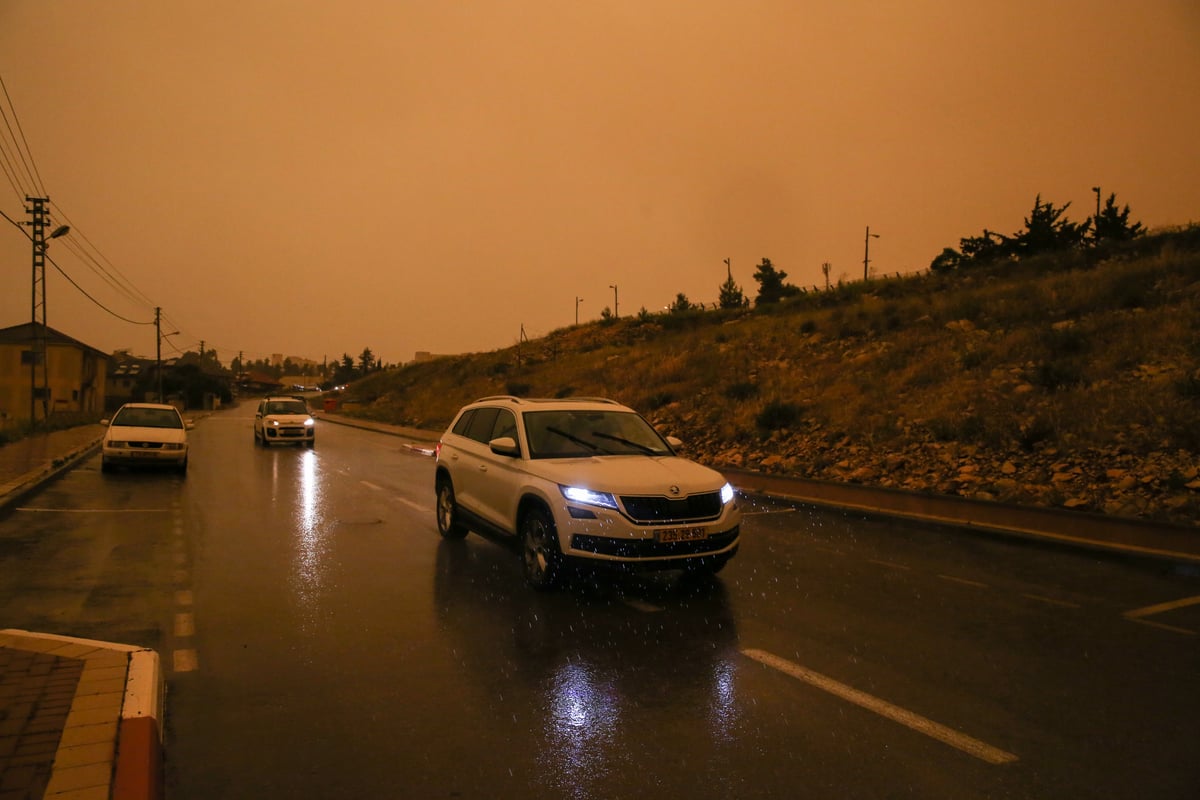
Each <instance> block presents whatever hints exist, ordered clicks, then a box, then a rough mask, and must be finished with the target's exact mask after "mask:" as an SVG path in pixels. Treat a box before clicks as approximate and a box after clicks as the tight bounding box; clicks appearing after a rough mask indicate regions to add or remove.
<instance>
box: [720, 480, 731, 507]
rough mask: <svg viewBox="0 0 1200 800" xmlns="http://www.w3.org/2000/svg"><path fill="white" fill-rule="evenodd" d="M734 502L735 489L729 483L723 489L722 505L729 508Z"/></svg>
mask: <svg viewBox="0 0 1200 800" xmlns="http://www.w3.org/2000/svg"><path fill="white" fill-rule="evenodd" d="M732 502H733V487H732V486H730V485H729V484H728V483H727V484H725V485H724V486H722V487H721V505H723V506H727V505H729V504H730V503H732Z"/></svg>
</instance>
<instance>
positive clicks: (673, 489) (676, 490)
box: [667, 486, 679, 496]
mask: <svg viewBox="0 0 1200 800" xmlns="http://www.w3.org/2000/svg"><path fill="white" fill-rule="evenodd" d="M667 491H668V492H670V493H671V494H672V495H676V496H678V495H679V487H678V486H672V487H671V488H670V489H668V490H667Z"/></svg>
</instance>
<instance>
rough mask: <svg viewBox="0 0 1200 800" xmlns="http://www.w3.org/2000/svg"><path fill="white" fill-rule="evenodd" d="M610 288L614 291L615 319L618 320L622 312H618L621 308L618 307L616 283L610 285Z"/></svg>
mask: <svg viewBox="0 0 1200 800" xmlns="http://www.w3.org/2000/svg"><path fill="white" fill-rule="evenodd" d="M608 288H610V289H612V290H613V319H616V318H617V317H619V316H621V312H620V311H619V310H618V308H619V307H618V306H617V285H616V284H615V283H610V284H609V285H608Z"/></svg>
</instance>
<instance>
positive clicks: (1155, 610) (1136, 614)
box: [1125, 596, 1200, 619]
mask: <svg viewBox="0 0 1200 800" xmlns="http://www.w3.org/2000/svg"><path fill="white" fill-rule="evenodd" d="M1194 605H1200V596H1196V597H1184V598H1183V599H1181V600H1171V601H1170V602H1167V603H1157V604H1155V605H1152V606H1145V607H1143V608H1135V609H1134V610H1133V611H1126V612H1125V616H1127V617H1129V618H1130V619H1141V618H1142V617H1149V616H1152V615H1154V614H1161V613H1163V612H1164V611H1174V610H1175V609H1177V608H1187V607H1188V606H1194Z"/></svg>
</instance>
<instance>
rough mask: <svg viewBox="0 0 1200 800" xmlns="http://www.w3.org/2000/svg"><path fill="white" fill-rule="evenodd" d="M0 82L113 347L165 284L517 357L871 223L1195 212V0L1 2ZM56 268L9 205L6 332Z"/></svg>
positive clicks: (827, 249) (209, 324) (234, 315)
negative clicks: (35, 254) (605, 318)
mask: <svg viewBox="0 0 1200 800" xmlns="http://www.w3.org/2000/svg"><path fill="white" fill-rule="evenodd" d="M0 76H2V77H3V80H4V86H5V88H6V89H7V93H8V98H7V100H8V102H3V98H0V102H3V106H4V108H5V109H6V112H7V113H9V114H10V117H9V119H8V123H7V124H9V125H12V124H13V122H14V120H13V118H12V117H11V113H12V112H13V111H14V110H15V114H16V121H17V122H19V125H20V131H21V135H22V136H23V140H24V141H23V144H24V145H26V146H27V147H28V151H30V152H31V153H32V157H33V160H34V164H35V165H36V170H37V175H38V176H39V180H38V183H37V185H36V186H34V185H32V184H31V183H30V180H29V179H27V178H25V177H23V176H22V175H21V173H20V171H19V170H18V174H17V176H16V177H15V179H14V177H13V176H12V175H6V178H8V179H7V180H4V181H0V210H2V211H3V212H4V213H5V214H7V215H8V216H9V217H11V218H12V219H14V220H17V221H22V222H23V221H25V220H27V219H28V216H27V214H26V212H25V202H24V195H25V194H26V193H27V192H35V193H36V192H37V191H44V192H45V194H47V195H48V196H49V197H50V199H51V201H52V210H53V211H54V212H55V222H56V223H57V222H63V221H68V220H69V221H70V223H71V224H72V226H73V231H72V233H71V234H70V236H69V237H68V239H67V240H57V241H55V242H54V243H53V244H52V246H51V248H50V255H51V256H52V257H53V258H54V260H55V261H56V262H57V264H58V265H59V267H61V268H62V270H63V271H64V272H66V273H67V274H68V275H70V277H71V278H72V279H73V280H74V281H75V282H76V283H78V284H79V285H80V286H81V287H83V289H85V290H86V291H87V292H88V293H89V294H90V295H92V297H94V298H95V300H97V301H98V302H99V303H100V304H102V305H103V306H105V307H106V308H107V310H105V308H101V307H100V306H99V305H97V304H95V303H93V302H92V301H91V300H89V299H87V298H86V297H84V296H83V295H82V293H81V292H80V291H78V290H77V289H75V288H74V287H72V286H71V285H70V284H69V283H68V281H67V280H66V278H64V277H63V276H62V275H61V274H60V273H58V272H57V271H55V270H54V269H53V268H52V267H48V280H47V304H46V315H47V322H48V323H49V324H50V325H51V326H52V327H54V328H57V329H59V330H61V331H63V332H64V333H67V334H69V335H71V336H74V337H76V338H78V339H81V340H83V341H84V342H86V343H88V344H90V345H93V346H95V347H98V348H100V349H103V350H112V349H115V348H123V347H128V348H131V349H133V350H134V352H135V353H139V354H145V355H153V352H154V346H155V337H154V329H153V327H152V326H147V325H136V324H132V323H131V322H126V321H123V320H122V319H120V318H119V317H124V318H125V319H127V320H133V321H135V322H147V321H150V320H152V319H153V307H154V306H161V307H162V309H163V312H164V314H165V315H166V318H167V322H165V323H164V326H166V327H167V328H169V330H179V331H180V333H179V335H177V336H173V337H171V338H170V339H169V340H168V341H169V344H168V346H165V347H164V354H165V355H170V354H173V353H174V352H175V351H176V349H179V350H183V349H195V348H196V346H197V344H198V342H199V341H200V340H204V341H205V343H206V346H207V347H209V348H216V349H217V351H218V356H219V357H220V358H221V359H222V360H223V361H224V362H225V363H228V362H229V360H230V359H231V358H232V357H234V356H235V355H236V354H237V353H238V351H242V352H244V354H245V355H246V357H247V358H259V357H265V356H269V355H270V354H273V353H282V354H285V355H294V356H303V357H308V358H313V359H316V360H318V361H319V360H321V359H322V358H325V357H329V358H330V359H336V358H340V356H341V355H342V354H343V353H349V354H351V355H353V356H357V355H358V354H359V353H360V352H361V351H362V349H363V348H364V347H370V348H371V349H372V350H373V351H374V353H375V354H376V355H377V356H380V357H382V358H383V359H384V361H386V362H388V363H395V362H400V361H407V360H409V359H411V358H412V357H413V354H414V352H416V351H432V352H435V353H457V352H465V351H480V350H492V349H496V348H500V347H506V346H508V345H510V344H513V343H514V342H516V341H517V339H518V337H519V335H520V332H521V329H522V326H523V327H524V330H525V332H526V333H527V335H529V336H530V337H536V336H539V335H542V334H545V333H548V332H550V331H552V330H554V329H556V328H561V327H565V326H568V325H571V324H572V323H573V322H574V320H575V312H576V298H577V297H579V298H582V302H580V303H579V304H578V311H579V318H580V320H581V321H586V320H592V319H596V318H597V317H599V315H600V313H601V311H602V310H603V309H604V308H606V307H608V308H611V307H612V306H613V301H614V296H613V295H614V293H613V290H612V289H611V288H610V286H612V285H614V284H615V285H616V286H617V287H618V289H617V299H618V301H619V309H618V310H619V312H620V314H621V315H622V316H624V315H626V314H631V313H637V312H638V311H639V310H640V309H642V308H645V309H647V310H650V311H659V310H661V309H662V308H663V307H664V306H666V305H668V304H669V303H671V302H672V301H673V300H674V298H675V295H676V293H678V292H683V293H685V294H686V295H687V296H688V298H689V299H690V300H691V301H692V302H706V303H712V302H714V301H715V300H716V299H717V296H718V288H719V286H720V284H721V283H722V282H723V281H724V279H725V263H724V260H725V259H726V258H729V259H731V262H732V267H733V277H734V279H735V280H736V281H737V282H738V283H739V284H741V286H742V288H743V290H744V291H745V292H746V293H747V295H749V296H753V295H754V294H755V293H756V291H757V288H758V287H757V283H755V282H754V280H753V277H752V275H753V272H754V268H755V265H756V264H757V263H758V262H759V261H760V260H761V259H762V258H763V257H767V258H770V259H771V260H772V262H773V263H774V264H775V266H776V267H777V268H778V269H781V270H783V271H785V272H786V273H787V275H788V277H787V280H788V282H789V283H794V284H796V285H800V286H810V287H811V286H814V285H823V283H824V277H823V275H822V271H821V264H822V263H823V262H829V263H830V264H831V265H832V271H831V275H832V277H833V279H834V280H837V279H838V278H840V277H844V278H845V279H847V280H861V279H862V270H863V264H862V260H863V244H864V234H865V229H866V227H867V226H868V225H869V226H870V228H871V230H872V232H874V233H878V234H879V238H878V239H872V240H871V253H870V255H871V266H872V268H873V270H875V271H876V272H880V273H887V274H892V273H896V272H913V271H919V270H925V269H927V268H928V265H929V262H930V261H931V260H932V259H933V258H934V256H936V255H937V254H938V253H939V252H941V250H942V248H943V247H946V246H957V245H958V242H959V239H960V238H962V237H964V236H969V235H975V234H978V233H980V232H981V231H982V230H983V229H984V228H988V229H990V230H993V231H1000V232H1004V233H1012V232H1014V231H1016V230H1018V229H1020V228H1021V227H1022V225H1023V218H1024V217H1025V216H1026V215H1027V214H1028V213H1029V211H1030V209H1031V208H1032V207H1033V202H1034V198H1035V196H1036V195H1038V194H1039V193H1040V194H1041V196H1042V199H1043V200H1049V201H1051V202H1053V203H1055V204H1057V205H1062V204H1064V203H1068V202H1069V203H1071V207H1070V210H1069V211H1068V212H1067V215H1068V217H1070V218H1071V219H1073V220H1076V221H1081V220H1083V219H1085V218H1086V217H1088V216H1089V215H1090V214H1092V213H1093V211H1094V209H1095V194H1094V193H1093V191H1092V187H1093V186H1097V185H1099V186H1100V187H1101V188H1102V192H1103V194H1104V196H1105V197H1107V195H1108V194H1109V193H1110V192H1116V195H1117V201H1118V203H1119V204H1122V205H1123V204H1125V203H1128V204H1129V205H1130V206H1131V208H1132V216H1133V218H1134V219H1137V220H1140V221H1141V222H1143V223H1144V224H1145V225H1147V226H1148V227H1151V228H1154V227H1160V226H1171V225H1181V224H1186V223H1189V222H1194V221H1200V3H1198V2H1196V0H1147V2H1141V3H1136V4H1135V3H1129V2H1116V1H1115V0H1089V1H1088V2H1083V1H1082V0H1062V1H1061V2H1052V3H1047V2H1042V1H1041V0H1037V1H1036V2H1035V1H1034V0H997V1H995V2H992V1H991V0H981V1H980V2H970V3H964V2H961V0H915V1H914V2H867V1H866V0H840V1H839V2H801V1H800V0H794V1H792V0H721V1H719V2H718V1H717V0H689V1H687V2H685V1H684V0H678V1H675V0H672V1H670V2H668V1H666V0H592V1H591V2H574V1H573V0H523V1H521V2H516V1H515V0H514V1H505V0H496V1H494V2H493V1H490V0H475V1H474V2H445V1H442V0H439V1H438V2H429V1H428V0H426V1H424V2H407V1H406V0H339V2H328V0H319V1H318V0H272V1H270V2H266V1H265V0H203V2H200V1H199V0H195V1H193V0H171V1H170V2H161V1H160V0H94V1H93V0H60V1H57V2H55V1H50V0H0ZM9 103H11V105H9ZM2 122H3V121H0V123H2ZM0 141H3V142H4V144H5V148H6V150H8V151H9V153H8V155H9V156H10V157H11V156H12V155H13V153H12V152H11V151H12V148H13V147H14V145H13V143H12V142H13V139H12V138H11V135H10V134H9V133H7V132H5V133H3V135H2V136H0ZM96 253H98V254H99V258H101V259H104V260H105V261H102V262H101V263H104V264H105V266H106V269H107V270H108V271H109V274H108V275H105V274H103V273H102V272H101V271H100V270H99V269H98V268H97V267H96V266H95V264H94V263H93V262H92V261H91V260H90V259H89V258H87V257H86V255H85V254H96ZM30 262H31V258H30V247H29V244H28V241H27V240H26V239H25V237H24V236H23V235H22V234H21V232H20V231H18V230H17V229H16V228H15V227H13V226H12V225H10V224H8V223H7V222H6V221H4V220H2V219H0V327H6V326H8V325H15V324H20V323H23V322H27V321H29V319H30V316H31V269H30ZM114 276H116V279H114ZM114 284H119V285H121V286H122V287H124V289H125V291H119V290H118V289H117V288H116V287H115V286H114ZM110 312H111V313H110ZM114 314H115V315H119V316H114Z"/></svg>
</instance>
